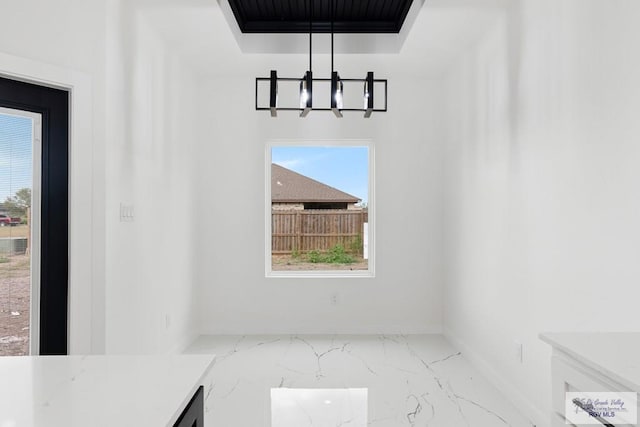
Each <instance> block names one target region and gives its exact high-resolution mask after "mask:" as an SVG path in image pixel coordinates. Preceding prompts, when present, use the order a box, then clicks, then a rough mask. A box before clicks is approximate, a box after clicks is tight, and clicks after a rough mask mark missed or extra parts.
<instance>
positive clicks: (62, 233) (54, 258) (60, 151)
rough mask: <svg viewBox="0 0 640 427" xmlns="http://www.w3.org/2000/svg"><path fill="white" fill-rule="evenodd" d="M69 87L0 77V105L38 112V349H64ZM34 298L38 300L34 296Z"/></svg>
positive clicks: (43, 351)
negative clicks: (39, 125)
mask: <svg viewBox="0 0 640 427" xmlns="http://www.w3.org/2000/svg"><path fill="white" fill-rule="evenodd" d="M69 95H70V94H69V91H66V90H62V89H55V88H51V87H47V86H40V85H36V84H33V83H27V82H23V81H19V80H13V79H9V78H4V77H0V107H5V108H10V109H14V110H21V111H27V112H32V113H36V114H40V116H41V118H42V124H41V126H42V127H41V129H42V142H41V148H42V151H41V153H42V158H41V162H42V163H41V165H35V164H34V165H33V167H34V168H39V169H40V170H41V172H42V175H41V187H40V188H41V197H40V200H41V204H40V278H39V281H40V292H39V300H40V301H39V303H40V304H39V307H34V306H33V305H32V310H37V311H38V313H39V325H38V336H39V340H38V350H39V354H43V355H63V354H68V351H69V347H68V333H69V331H68V327H69V323H68V319H69V305H68V300H69V298H68V297H69V104H70V100H69V98H70V96H69ZM36 303H37V301H36Z"/></svg>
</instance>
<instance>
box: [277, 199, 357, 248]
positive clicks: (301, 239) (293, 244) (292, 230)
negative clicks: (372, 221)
mask: <svg viewBox="0 0 640 427" xmlns="http://www.w3.org/2000/svg"><path fill="white" fill-rule="evenodd" d="M365 222H368V213H367V212H366V211H347V210H305V211H273V212H272V213H271V253H272V254H290V253H292V252H293V251H297V252H299V253H306V252H309V251H313V250H318V251H325V250H328V249H331V248H332V247H334V246H335V245H337V244H340V245H343V246H344V248H345V249H346V250H347V251H352V250H354V249H356V248H357V249H358V252H359V253H360V255H362V239H363V229H364V226H363V224H364V223H365Z"/></svg>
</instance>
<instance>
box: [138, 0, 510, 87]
mask: <svg viewBox="0 0 640 427" xmlns="http://www.w3.org/2000/svg"><path fill="white" fill-rule="evenodd" d="M218 1H220V2H226V1H227V0H138V6H139V8H140V13H141V15H142V16H144V17H145V18H146V19H148V21H149V22H150V23H151V25H152V26H153V27H154V28H156V29H157V31H158V32H159V33H160V34H161V35H162V37H164V38H165V39H166V40H167V42H168V43H169V44H170V45H171V46H172V47H173V48H175V49H176V50H177V51H178V52H179V55H181V57H182V58H183V59H184V60H185V61H186V62H187V63H189V64H190V65H191V66H192V67H193V69H194V70H195V71H196V72H197V73H198V74H203V75H210V76H212V77H224V76H237V75H239V74H240V75H242V74H244V73H245V72H246V73H247V74H248V75H249V74H250V75H253V74H255V70H256V68H258V69H262V68H264V69H265V74H266V73H267V71H268V69H269V67H272V68H273V67H275V68H277V69H278V70H279V73H280V70H285V71H284V72H285V73H286V70H287V68H289V67H290V68H291V69H292V70H297V71H299V73H302V72H303V71H304V69H305V65H306V63H307V61H308V59H307V58H308V52H306V51H304V52H300V50H301V49H300V47H296V43H279V44H280V45H281V46H279V47H277V48H274V47H273V46H274V44H273V43H271V44H270V45H269V44H268V43H267V44H264V46H265V47H264V51H261V50H260V49H259V48H256V47H255V46H257V45H256V44H255V43H254V44H253V45H251V43H243V42H242V40H241V38H238V34H237V26H236V28H234V26H233V25H231V26H230V25H229V22H228V21H227V18H226V17H225V12H224V10H223V9H224V8H225V7H227V6H225V5H223V7H221V6H220V5H219V3H218ZM423 1H424V4H422V2H423ZM415 2H416V3H417V5H418V6H421V7H419V8H417V10H415V16H410V17H409V20H408V25H410V28H408V30H407V31H406V34H401V35H399V36H396V37H397V38H399V39H401V40H399V43H396V44H397V45H398V46H397V48H395V51H396V52H397V53H389V52H391V51H393V49H390V47H389V46H390V45H389V43H384V42H378V43H376V42H369V43H362V39H360V42H357V40H356V42H354V40H348V39H345V38H344V37H347V38H348V37H349V36H348V35H336V36H335V44H336V52H337V54H336V56H335V60H336V64H340V63H341V62H342V63H347V62H355V61H359V62H365V61H367V62H369V63H373V65H374V66H376V67H377V68H376V71H378V70H379V69H380V67H382V70H383V71H384V72H394V73H401V74H402V73H407V74H412V75H417V76H424V77H433V76H439V75H441V74H442V73H443V72H445V71H446V70H447V68H448V66H449V65H450V64H451V62H452V61H453V60H454V59H455V58H456V57H457V56H458V55H459V54H460V53H461V52H463V51H464V50H465V49H468V48H469V47H470V46H471V45H472V44H473V43H474V42H475V41H476V40H478V39H479V38H480V37H481V35H482V34H484V33H485V32H486V31H487V30H488V29H489V28H491V27H492V26H494V25H498V24H499V23H500V22H501V17H502V16H503V15H504V13H505V9H506V5H507V3H508V2H509V0H426V1H425V0H415ZM411 21H413V22H411ZM411 24H412V25H411ZM234 32H235V33H234ZM276 36H277V37H280V38H282V37H292V38H294V37H304V36H300V35H276ZM359 37H362V35H359ZM365 37H366V35H365ZM276 40H277V39H276ZM280 41H282V39H280ZM328 41H329V36H328V35H314V44H315V46H316V47H317V50H316V49H315V48H314V61H317V62H316V63H318V64H322V63H323V62H325V63H326V62H328V60H329V55H327V54H322V53H321V52H322V51H325V52H327V51H328V46H329V45H328ZM341 43H342V46H343V47H340V46H341ZM302 45H304V46H306V42H305V43H303V44H302ZM283 46H284V47H283ZM344 46H348V47H346V48H345V47H344ZM358 46H360V48H358ZM345 51H348V53H341V52H345ZM248 52H254V53H248ZM354 59H355V61H354ZM300 70H302V71H300ZM283 75H284V74H283Z"/></svg>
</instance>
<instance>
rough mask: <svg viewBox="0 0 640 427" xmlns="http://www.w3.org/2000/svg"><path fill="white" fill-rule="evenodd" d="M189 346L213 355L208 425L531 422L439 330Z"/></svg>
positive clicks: (450, 426) (444, 426)
mask: <svg viewBox="0 0 640 427" xmlns="http://www.w3.org/2000/svg"><path fill="white" fill-rule="evenodd" d="M186 353H214V354H216V355H217V359H216V363H215V365H214V367H213V370H212V372H211V377H210V378H209V379H207V384H206V390H205V395H206V401H205V422H206V425H208V426H212V427H216V426H221V427H304V426H314V427H337V426H344V427H361V426H364V425H367V426H375V427H398V426H431V427H458V426H460V427H465V426H469V427H476V426H478V427H500V426H514V427H531V425H532V424H531V423H530V422H528V421H527V420H526V419H525V418H524V417H523V416H522V415H521V414H520V413H519V412H518V411H517V410H516V409H515V408H514V407H513V406H512V405H510V404H509V403H508V401H507V399H506V398H505V397H504V395H502V394H501V393H500V392H499V391H498V390H497V389H496V388H494V387H493V386H492V385H491V384H490V383H489V382H488V381H487V380H486V379H484V378H483V377H482V376H481V375H480V374H479V373H478V372H477V371H476V370H474V368H473V367H472V366H471V365H470V363H469V362H468V361H467V360H466V359H465V358H464V354H461V353H460V352H458V351H456V350H455V349H454V348H453V347H452V346H451V345H450V344H449V343H448V342H447V341H446V340H445V339H444V338H443V337H442V336H441V335H408V336H407V335H379V336H376V335H364V336H363V335H358V336H345V335H337V336H318V335H313V336H303V335H292V336H290V335H287V336H202V337H200V338H199V339H198V340H197V341H196V342H194V343H193V344H192V345H191V346H190V347H189V348H188V349H187V351H186ZM280 389H282V390H280ZM345 389H350V390H345ZM314 390H315V394H314V393H313V392H314ZM363 390H364V391H363ZM354 393H357V396H363V393H364V396H365V398H364V401H363V400H362V398H361V397H358V399H359V400H358V399H356V400H355V401H358V402H360V403H358V404H357V405H356V404H354V403H353V401H354V400H353V396H356V394H354ZM327 396H332V397H330V398H328V397H327ZM272 397H273V402H272ZM340 399H342V400H340ZM362 402H364V403H362ZM349 405H351V406H349ZM363 405H364V406H363ZM287 407H291V408H292V409H291V411H290V412H289V413H288V414H287V411H284V412H283V408H285V409H286V408H287ZM358 411H360V412H358ZM365 411H366V414H362V413H361V412H365ZM296 413H299V414H300V417H299V418H296V417H297V416H298V415H296Z"/></svg>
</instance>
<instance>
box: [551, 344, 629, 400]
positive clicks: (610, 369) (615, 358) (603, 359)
mask: <svg viewBox="0 0 640 427" xmlns="http://www.w3.org/2000/svg"><path fill="white" fill-rule="evenodd" d="M540 339H541V340H542V341H544V342H546V343H548V344H550V345H551V346H552V347H553V348H554V349H558V350H561V351H563V352H564V353H567V354H568V355H570V356H571V357H573V358H574V359H576V360H578V361H580V362H581V363H583V364H585V365H586V366H589V367H590V368H592V369H595V370H596V371H599V372H602V373H603V374H604V375H606V376H607V377H609V378H611V379H612V380H614V381H616V382H617V383H619V384H621V385H622V386H624V387H625V388H627V389H628V390H630V391H635V392H640V332H596V333H586V332H583V333H545V334H540Z"/></svg>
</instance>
